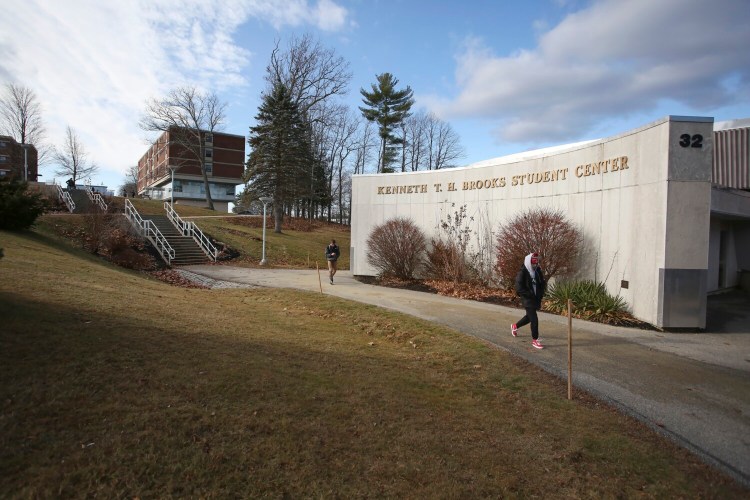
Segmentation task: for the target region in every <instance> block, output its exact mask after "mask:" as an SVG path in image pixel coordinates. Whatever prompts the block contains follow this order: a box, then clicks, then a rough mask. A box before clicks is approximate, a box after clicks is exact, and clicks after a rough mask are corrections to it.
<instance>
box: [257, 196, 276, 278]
mask: <svg viewBox="0 0 750 500" xmlns="http://www.w3.org/2000/svg"><path fill="white" fill-rule="evenodd" d="M260 201H261V202H262V203H263V258H261V260H260V265H261V266H265V265H266V205H268V204H269V203H273V198H271V197H270V196H261V197H260Z"/></svg>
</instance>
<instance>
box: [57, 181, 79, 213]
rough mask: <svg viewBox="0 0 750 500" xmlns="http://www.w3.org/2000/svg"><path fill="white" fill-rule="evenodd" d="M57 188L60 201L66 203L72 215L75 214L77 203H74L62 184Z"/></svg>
mask: <svg viewBox="0 0 750 500" xmlns="http://www.w3.org/2000/svg"><path fill="white" fill-rule="evenodd" d="M55 186H57V194H58V196H60V200H61V201H62V202H63V203H65V206H66V207H68V210H70V213H73V212H75V210H76V203H75V202H74V201H73V198H71V197H70V193H69V192H67V191H64V190H63V188H62V186H60V184H55Z"/></svg>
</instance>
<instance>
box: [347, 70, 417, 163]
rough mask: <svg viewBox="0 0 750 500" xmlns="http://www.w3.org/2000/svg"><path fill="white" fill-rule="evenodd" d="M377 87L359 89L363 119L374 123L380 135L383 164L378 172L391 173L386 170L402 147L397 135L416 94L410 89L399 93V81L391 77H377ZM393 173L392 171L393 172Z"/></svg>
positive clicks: (386, 74)
mask: <svg viewBox="0 0 750 500" xmlns="http://www.w3.org/2000/svg"><path fill="white" fill-rule="evenodd" d="M377 80H378V81H377V84H372V85H371V86H372V92H367V91H366V90H365V89H359V93H360V94H362V97H363V99H362V101H363V102H364V103H365V105H366V107H360V108H359V110H360V111H362V115H363V116H364V117H365V118H366V119H367V120H368V121H371V122H376V123H377V124H378V134H379V135H380V164H379V165H378V172H384V171H388V170H387V169H386V167H387V166H388V164H389V163H391V162H393V160H394V159H395V158H396V157H397V155H398V151H397V150H396V146H397V145H399V144H401V141H402V139H401V138H400V137H398V136H396V135H394V133H393V132H394V130H395V129H397V128H398V127H399V126H400V125H401V122H403V121H404V119H405V118H406V117H408V116H409V110H410V109H411V107H412V105H413V104H414V99H413V98H412V96H413V95H414V92H413V91H412V90H411V87H409V86H407V87H406V88H405V89H402V90H396V85H398V79H397V78H395V77H394V76H393V75H392V74H390V73H383V74H380V75H378V76H377ZM391 171H392V170H391Z"/></svg>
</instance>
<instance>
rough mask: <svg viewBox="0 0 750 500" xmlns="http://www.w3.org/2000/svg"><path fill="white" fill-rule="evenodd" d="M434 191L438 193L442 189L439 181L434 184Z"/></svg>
mask: <svg viewBox="0 0 750 500" xmlns="http://www.w3.org/2000/svg"><path fill="white" fill-rule="evenodd" d="M435 191H436V192H438V193H440V192H441V191H442V189H440V183H439V182H438V183H437V184H435Z"/></svg>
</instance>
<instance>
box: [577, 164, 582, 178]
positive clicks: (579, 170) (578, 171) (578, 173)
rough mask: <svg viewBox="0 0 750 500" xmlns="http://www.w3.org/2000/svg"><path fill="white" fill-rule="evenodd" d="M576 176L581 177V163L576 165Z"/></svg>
mask: <svg viewBox="0 0 750 500" xmlns="http://www.w3.org/2000/svg"><path fill="white" fill-rule="evenodd" d="M576 177H583V165H578V166H577V167H576Z"/></svg>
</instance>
